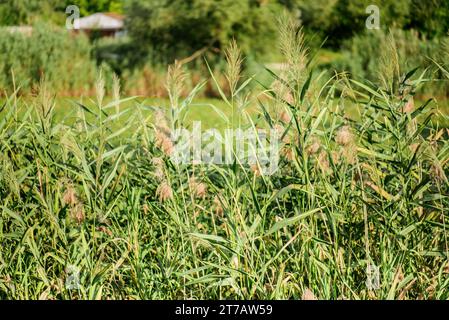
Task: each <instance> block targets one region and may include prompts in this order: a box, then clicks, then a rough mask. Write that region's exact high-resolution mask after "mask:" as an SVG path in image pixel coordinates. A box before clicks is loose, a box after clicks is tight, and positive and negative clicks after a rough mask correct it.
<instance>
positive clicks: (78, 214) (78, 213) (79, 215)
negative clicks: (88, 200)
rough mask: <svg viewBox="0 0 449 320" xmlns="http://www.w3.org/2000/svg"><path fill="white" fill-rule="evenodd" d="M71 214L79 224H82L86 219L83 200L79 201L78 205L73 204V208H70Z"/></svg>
mask: <svg viewBox="0 0 449 320" xmlns="http://www.w3.org/2000/svg"><path fill="white" fill-rule="evenodd" d="M70 216H71V217H72V219H73V220H75V221H76V223H78V224H81V223H82V222H83V221H84V219H85V215H84V208H83V204H82V203H81V202H78V203H77V204H76V205H74V206H72V208H71V209H70Z"/></svg>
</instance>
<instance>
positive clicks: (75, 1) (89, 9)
mask: <svg viewBox="0 0 449 320" xmlns="http://www.w3.org/2000/svg"><path fill="white" fill-rule="evenodd" d="M64 1H65V5H66V6H68V5H76V6H78V7H79V8H80V14H81V16H87V15H90V14H93V13H96V12H115V13H123V4H124V2H125V0H64Z"/></svg>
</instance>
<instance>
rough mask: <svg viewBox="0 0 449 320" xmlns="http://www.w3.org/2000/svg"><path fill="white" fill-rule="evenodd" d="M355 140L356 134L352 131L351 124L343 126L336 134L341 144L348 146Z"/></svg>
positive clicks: (336, 138) (337, 140)
mask: <svg viewBox="0 0 449 320" xmlns="http://www.w3.org/2000/svg"><path fill="white" fill-rule="evenodd" d="M353 141H354V136H353V135H352V133H351V128H350V127H349V126H343V127H341V128H340V130H338V131H337V134H336V135H335V142H337V143H338V144H339V145H341V146H347V145H349V144H351V143H352V142H353Z"/></svg>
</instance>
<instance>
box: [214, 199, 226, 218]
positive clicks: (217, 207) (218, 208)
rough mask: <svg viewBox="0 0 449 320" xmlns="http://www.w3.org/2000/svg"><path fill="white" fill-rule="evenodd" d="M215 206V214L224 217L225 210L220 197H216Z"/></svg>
mask: <svg viewBox="0 0 449 320" xmlns="http://www.w3.org/2000/svg"><path fill="white" fill-rule="evenodd" d="M214 206H215V213H216V214H217V216H219V217H222V216H223V212H224V210H223V206H222V204H221V201H220V197H219V196H218V195H216V196H215V197H214Z"/></svg>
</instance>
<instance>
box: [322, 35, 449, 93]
mask: <svg viewBox="0 0 449 320" xmlns="http://www.w3.org/2000/svg"><path fill="white" fill-rule="evenodd" d="M391 34H392V36H393V37H394V40H395V44H396V47H397V51H398V55H399V56H400V57H401V59H400V60H399V65H400V68H401V70H410V69H411V68H415V67H418V66H420V67H421V68H427V67H433V66H434V64H433V62H432V60H437V61H440V60H441V59H442V57H441V54H442V52H443V42H442V41H441V40H439V39H432V40H430V39H426V38H425V37H424V36H420V35H419V34H418V32H417V31H414V30H409V31H404V30H398V29H393V30H391ZM387 37H388V33H387V32H383V31H370V32H365V33H363V34H360V35H357V36H355V37H354V38H352V39H351V40H349V41H347V42H345V43H344V45H343V49H342V51H341V55H340V57H339V58H338V59H336V60H335V61H333V62H331V63H330V67H331V68H332V69H334V70H336V71H339V72H343V71H347V72H349V73H350V74H351V76H352V77H355V78H359V79H362V78H363V79H366V80H369V81H372V82H377V80H378V79H379V62H380V57H381V55H382V52H383V51H384V49H385V45H386V43H387ZM426 92H427V93H428V94H436V95H447V93H448V92H447V85H442V84H437V83H434V84H432V85H431V86H427V87H426Z"/></svg>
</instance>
